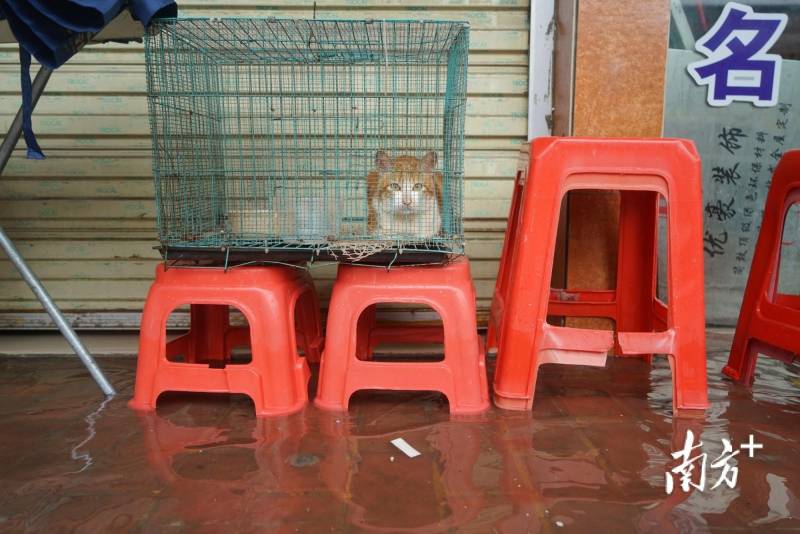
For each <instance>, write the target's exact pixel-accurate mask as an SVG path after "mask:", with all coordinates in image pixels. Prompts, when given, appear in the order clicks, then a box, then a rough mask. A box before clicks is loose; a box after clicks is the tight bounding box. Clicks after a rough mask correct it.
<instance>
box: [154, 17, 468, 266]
mask: <svg viewBox="0 0 800 534" xmlns="http://www.w3.org/2000/svg"><path fill="white" fill-rule="evenodd" d="M468 40H469V27H468V25H467V24H466V23H464V22H445V21H380V20H290V19H277V18H187V19H165V20H160V21H157V22H154V23H153V24H152V25H151V26H150V27H149V29H148V31H147V35H146V38H145V54H146V65H147V88H148V103H149V112H150V126H151V129H152V138H153V173H154V176H155V193H156V204H157V212H158V221H157V223H158V232H159V239H160V241H161V244H162V253H164V254H165V255H172V256H173V257H176V256H179V255H180V254H181V252H187V251H191V252H192V253H195V254H199V255H200V256H202V255H203V254H211V253H212V252H213V253H215V254H219V253H220V252H224V253H226V254H228V253H230V252H234V253H235V252H249V253H258V254H267V255H270V254H273V255H274V254H278V255H283V256H286V255H287V254H289V255H291V254H292V253H295V254H298V253H299V254H303V255H305V254H309V253H310V254H311V255H314V254H316V255H320V254H325V255H327V256H329V257H332V258H334V259H339V260H344V261H347V260H351V261H360V260H363V259H365V258H369V257H373V258H374V257H377V256H376V254H377V255H380V254H383V255H384V256H385V257H389V256H391V257H392V258H394V259H396V258H397V257H399V256H402V254H407V255H408V254H409V253H411V255H412V256H413V255H414V253H416V254H417V256H418V257H431V258H434V257H436V256H440V255H441V254H442V253H445V254H447V253H462V252H463V243H464V229H463V189H464V186H463V181H464V115H465V111H466V86H467V54H468ZM379 253H380V254H379ZM387 253H388V255H387ZM420 253H422V254H420ZM429 253H435V255H431V254H429Z"/></svg>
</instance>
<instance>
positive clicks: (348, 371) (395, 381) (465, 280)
mask: <svg viewBox="0 0 800 534" xmlns="http://www.w3.org/2000/svg"><path fill="white" fill-rule="evenodd" d="M388 302H401V303H414V304H425V305H427V306H430V307H431V308H433V309H434V310H436V312H438V314H439V316H440V317H441V319H442V323H443V326H442V331H441V334H436V333H435V332H432V331H431V329H430V328H429V327H402V330H397V334H402V335H407V336H409V338H410V339H411V340H413V341H425V340H429V341H436V340H439V339H443V340H444V351H445V354H444V360H442V361H438V362H376V361H370V356H369V355H370V353H371V351H372V348H374V347H375V345H377V343H378V342H380V341H381V340H384V341H386V340H389V339H390V338H391V339H394V340H398V339H399V337H398V336H397V335H393V336H389V334H388V333H387V330H386V329H384V328H383V327H379V328H380V329H379V330H375V323H374V305H376V304H378V303H388ZM373 331H374V333H371V332H373ZM364 389H389V390H422V391H440V392H442V393H444V395H445V396H446V397H447V400H448V401H449V403H450V412H451V413H454V414H456V413H473V412H480V411H483V410H485V409H487V408H488V406H489V400H488V399H489V395H488V390H487V383H486V367H485V364H484V350H483V346H482V344H481V340H480V337H479V336H478V333H477V325H476V317H475V288H474V286H473V284H472V278H471V277H470V273H469V262H468V261H467V259H466V258H459V259H456V260H454V261H453V262H451V263H449V264H447V265H443V266H441V265H435V266H434V265H431V266H408V267H395V268H392V269H390V270H387V269H378V268H370V267H364V266H355V265H339V270H338V274H337V276H336V282H335V283H334V286H333V293H332V295H331V301H330V306H329V308H328V324H327V335H326V341H325V351H324V352H323V356H322V363H321V365H320V376H319V387H318V389H317V397H316V399H315V403H316V405H317V406H319V407H320V408H324V409H328V410H338V411H346V410H347V407H348V403H349V399H350V396H351V395H352V394H353V393H354V392H355V391H359V390H364Z"/></svg>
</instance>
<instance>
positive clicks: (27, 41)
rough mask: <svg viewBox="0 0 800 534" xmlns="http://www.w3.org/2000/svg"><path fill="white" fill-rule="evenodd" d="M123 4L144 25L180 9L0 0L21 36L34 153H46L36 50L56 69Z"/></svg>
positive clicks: (27, 130)
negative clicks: (38, 120)
mask: <svg viewBox="0 0 800 534" xmlns="http://www.w3.org/2000/svg"><path fill="white" fill-rule="evenodd" d="M123 9H128V10H130V12H131V14H132V15H133V17H134V18H135V19H137V20H139V21H140V22H141V23H142V24H144V25H145V26H147V25H148V24H149V23H150V21H151V20H152V19H153V18H155V17H175V16H177V13H178V7H177V5H176V3H175V2H174V1H173V0H0V20H2V19H7V20H8V25H9V27H10V28H11V31H12V33H13V34H14V37H15V38H16V39H17V41H18V42H19V59H20V70H21V78H22V106H23V135H24V137H25V143H26V144H27V145H28V157H29V158H32V159H43V158H44V154H43V153H42V151H41V149H40V148H39V145H38V143H37V142H36V137H35V136H34V134H33V130H32V128H31V112H32V106H31V100H32V99H31V76H30V63H31V56H33V57H35V58H36V60H37V61H38V62H39V63H41V64H42V65H45V66H47V67H49V68H51V69H56V68H58V67H60V66H61V65H63V64H64V63H65V62H66V61H67V60H68V59H69V58H71V57H72V56H73V55H75V53H76V52H78V50H80V49H81V47H83V45H84V44H86V43H87V42H88V41H89V40H90V39H91V38H92V37H93V36H94V34H96V33H97V32H99V31H100V30H102V29H103V28H104V27H105V25H106V24H108V23H109V22H111V21H112V20H113V19H114V17H116V16H117V15H118V14H119V13H120V12H121V11H122V10H123Z"/></svg>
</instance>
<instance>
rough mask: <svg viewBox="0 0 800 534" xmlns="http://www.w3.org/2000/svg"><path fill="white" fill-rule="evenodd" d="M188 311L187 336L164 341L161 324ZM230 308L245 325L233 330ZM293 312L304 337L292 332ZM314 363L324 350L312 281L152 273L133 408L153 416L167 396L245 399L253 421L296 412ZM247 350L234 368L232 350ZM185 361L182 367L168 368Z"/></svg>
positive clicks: (233, 273)
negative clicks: (231, 395)
mask: <svg viewBox="0 0 800 534" xmlns="http://www.w3.org/2000/svg"><path fill="white" fill-rule="evenodd" d="M184 304H190V305H191V307H190V309H191V312H190V313H191V321H192V324H191V327H190V328H191V329H190V331H189V333H188V334H185V335H183V336H180V337H178V338H176V339H174V340H172V341H170V342H167V340H166V338H167V334H166V324H167V318H168V317H169V314H170V313H171V312H172V311H173V310H174V309H175V308H177V307H179V306H181V305H184ZM228 306H234V307H236V308H237V309H238V310H239V311H241V312H242V314H243V315H244V316H245V318H246V319H247V322H248V324H249V325H250V326H249V328H247V327H231V326H230V324H229V321H228ZM295 309H297V317H298V321H297V322H298V323H299V325H298V326H299V328H298V329H299V330H301V331H302V333H303V334H302V335H301V336H299V337H298V336H297V334H296V332H295ZM296 340H297V341H298V342H299V345H300V348H301V349H302V350H303V351H304V352H305V354H306V355H307V356H308V358H309V359H311V360H313V359H314V358H315V357H318V356H319V351H320V349H321V344H322V335H321V326H320V321H319V306H318V304H317V296H316V292H315V291H314V285H313V282H312V281H311V278H310V277H309V275H308V274H307V273H306V272H305V271H303V270H300V269H294V268H290V267H241V268H235V269H231V270H228V271H227V272H226V271H225V270H223V269H207V268H203V269H182V268H170V269H165V267H164V266H163V265H159V266H158V267H157V268H156V280H155V282H154V283H153V285H152V286H151V288H150V292H149V293H148V296H147V302H146V303H145V307H144V312H143V314H142V325H141V332H140V336H139V360H138V366H137V370H136V388H135V391H134V397H133V399H132V400H131V402H130V406H131V407H132V408H135V409H138V410H153V409H155V405H156V399H157V398H158V396H159V395H160V394H161V393H163V392H164V391H198V392H208V393H244V394H246V395H248V396H250V397H251V398H252V399H253V403H254V404H255V408H256V414H257V415H279V414H285V413H290V412H293V411H296V410H299V409H301V408H302V407H303V406H304V405H305V403H306V402H307V400H308V397H307V383H308V378H309V371H308V366H307V364H306V360H305V359H303V358H300V357H299V356H298V354H297V348H296V347H297V344H296ZM247 344H249V345H250V346H251V354H252V360H251V362H250V363H247V364H234V363H231V359H230V355H231V351H232V350H233V348H234V347H236V346H241V345H247ZM181 354H182V355H184V358H185V360H184V361H183V362H177V361H171V360H172V359H174V358H175V357H176V356H177V355H181Z"/></svg>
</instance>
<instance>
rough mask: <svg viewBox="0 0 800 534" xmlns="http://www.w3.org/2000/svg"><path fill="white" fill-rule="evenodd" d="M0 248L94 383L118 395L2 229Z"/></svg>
mask: <svg viewBox="0 0 800 534" xmlns="http://www.w3.org/2000/svg"><path fill="white" fill-rule="evenodd" d="M0 247H3V250H5V252H6V254H8V259H10V260H11V263H13V264H14V267H16V268H17V270H18V271H19V274H20V275H22V278H23V279H24V280H25V281H26V282H27V283H28V285H29V286H30V287H31V289H32V290H33V292H34V293H35V294H36V298H38V299H39V302H41V303H42V306H44V309H45V310H46V311H47V313H48V314H50V317H51V318H52V319H53V322H54V323H56V326H58V329H59V330H61V334H63V336H64V337H65V338H66V339H67V342H68V343H69V344H70V346H72V350H74V351H75V353H76V354H77V355H78V357H79V358H80V359H81V361H82V362H83V365H85V366H86V368H87V369H88V370H89V373H90V374H91V375H92V378H94V381H95V382H97V385H98V386H100V389H102V390H103V393H105V394H106V395H107V396H111V395H116V393H117V392H116V391H114V387H113V386H112V385H111V383H109V381H108V380H107V379H106V377H105V375H103V371H101V370H100V367H98V365H97V362H95V361H94V358H92V356H91V355H90V354H89V352H88V351H87V350H86V347H84V346H83V343H81V340H80V339H78V336H77V335H76V334H75V331H74V330H72V327H71V326H70V325H69V323H67V321H66V319H64V316H63V315H61V311H60V310H59V309H58V307H57V306H56V305H55V303H54V302H53V300H52V299H51V298H50V295H48V294H47V290H46V289H45V288H44V286H43V285H42V283H41V282H40V281H39V279H38V278H37V277H36V275H35V274H33V272H32V271H31V270H30V268H29V267H28V265H27V264H26V263H25V260H24V259H22V256H20V254H19V251H17V248H16V247H15V246H14V243H12V242H11V240H10V239H9V238H8V236H7V235H6V233H5V232H4V231H3V229H2V228H0Z"/></svg>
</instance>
